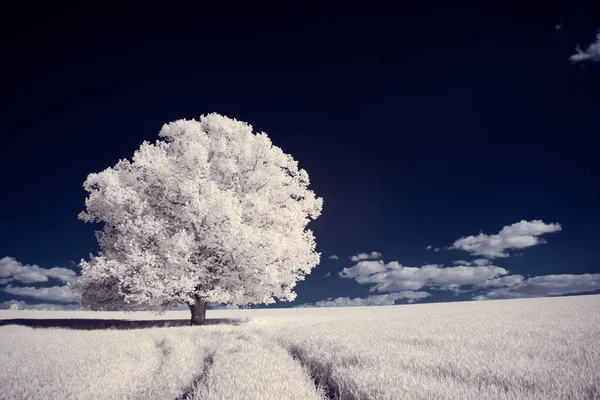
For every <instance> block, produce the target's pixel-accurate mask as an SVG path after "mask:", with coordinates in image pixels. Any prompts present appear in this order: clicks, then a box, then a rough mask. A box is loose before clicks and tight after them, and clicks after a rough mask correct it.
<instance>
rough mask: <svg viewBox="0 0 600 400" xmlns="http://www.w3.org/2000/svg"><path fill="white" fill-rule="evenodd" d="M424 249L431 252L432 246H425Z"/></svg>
mask: <svg viewBox="0 0 600 400" xmlns="http://www.w3.org/2000/svg"><path fill="white" fill-rule="evenodd" d="M425 248H426V249H427V250H431V249H433V246H432V245H429V246H427V247H425Z"/></svg>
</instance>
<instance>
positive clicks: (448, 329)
mask: <svg viewBox="0 0 600 400" xmlns="http://www.w3.org/2000/svg"><path fill="white" fill-rule="evenodd" d="M599 306H600V295H593V296H573V297H563V298H544V299H523V300H498V301H485V302H463V303H443V304H419V305H406V306H385V307H369V308H365V307H356V308H343V309H342V308H335V309H277V310H275V309H269V310H219V311H209V312H208V316H209V318H243V319H246V318H247V319H248V322H246V323H244V324H241V325H227V324H225V325H211V326H201V327H169V328H149V329H134V330H103V329H96V330H66V329H56V328H44V329H39V328H37V329H34V328H30V327H23V326H15V325H8V326H2V327H0V337H1V338H2V342H0V365H2V367H3V368H2V370H0V399H178V398H179V399H186V400H199V399H210V400H216V399H227V400H235V399H244V400H252V399H261V400H262V399H264V400H270V399H299V400H302V399H307V400H309V399H310V400H312V399H315V400H317V399H322V398H324V397H325V398H333V399H344V400H348V399H369V400H370V399H376V400H379V399H382V400H383V399H394V400H398V399H432V398H435V399H461V400H463V399H464V400H468V399H600V369H599V368H598V365H600V339H598V338H600V307H599ZM66 315H69V316H73V317H77V318H86V319H88V318H89V319H91V318H98V319H102V318H105V319H118V318H121V319H137V320H147V319H149V318H151V317H152V314H146V313H136V314H134V315H132V314H117V313H109V315H107V313H92V314H90V313H82V312H68V311H63V312H54V313H53V312H42V313H40V312H33V311H20V312H16V311H3V312H0V319H7V318H29V319H33V318H44V319H48V318H61V319H65V318H67V317H66ZM185 316H186V314H185V313H184V312H183V313H182V312H173V313H168V314H167V315H162V316H158V317H156V316H155V317H154V318H159V319H161V320H168V319H181V318H185ZM132 317H133V318H132Z"/></svg>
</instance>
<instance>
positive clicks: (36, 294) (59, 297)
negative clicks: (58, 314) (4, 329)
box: [0, 257, 77, 309]
mask: <svg viewBox="0 0 600 400" xmlns="http://www.w3.org/2000/svg"><path fill="white" fill-rule="evenodd" d="M76 277H77V273H76V272H75V271H73V270H71V269H68V268H61V267H53V268H42V267H40V266H38V265H28V264H23V263H21V262H19V261H17V260H16V259H15V258H13V257H3V258H1V259H0V285H6V286H5V287H4V288H2V289H1V290H2V291H3V292H5V293H8V294H12V295H15V296H20V297H29V298H31V299H35V300H38V301H53V302H58V303H74V302H75V299H76V295H75V293H74V292H73V291H72V290H71V288H70V287H69V286H68V282H71V281H73V280H74V279H75V278H76ZM51 279H52V280H55V281H59V282H62V283H64V285H61V286H46V287H35V286H15V284H37V283H46V282H49V281H50V280H51ZM11 304H17V305H18V306H19V307H20V309H48V308H50V307H58V308H61V307H62V309H65V308H69V307H71V306H67V305H63V306H58V305H52V304H27V303H24V302H15V301H12V302H4V303H0V308H9V307H10V305H11Z"/></svg>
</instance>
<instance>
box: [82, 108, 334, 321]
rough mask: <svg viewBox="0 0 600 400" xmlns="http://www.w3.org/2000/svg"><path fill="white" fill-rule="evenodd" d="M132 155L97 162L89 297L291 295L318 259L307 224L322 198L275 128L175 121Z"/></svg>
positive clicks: (195, 313)
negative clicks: (275, 139) (277, 140)
mask: <svg viewBox="0 0 600 400" xmlns="http://www.w3.org/2000/svg"><path fill="white" fill-rule="evenodd" d="M159 136H160V139H159V140H157V141H156V143H154V144H152V143H148V142H144V143H143V144H142V145H141V146H140V148H139V149H138V150H137V151H136V152H135V153H134V155H133V158H132V160H131V161H129V160H120V161H119V162H118V163H117V164H116V165H115V166H114V167H111V168H107V169H106V170H104V171H102V172H99V173H92V174H90V175H89V176H88V177H87V179H86V181H85V183H84V188H85V190H86V191H87V192H89V195H88V197H87V199H86V201H85V205H86V210H85V211H84V212H82V213H81V214H80V215H79V217H80V218H81V219H82V220H84V221H87V222H102V223H104V229H103V230H102V231H98V232H97V233H96V236H97V239H98V242H99V244H100V248H101V251H100V252H99V254H98V255H96V256H92V255H90V260H89V261H85V260H82V261H81V277H80V278H79V279H78V280H77V281H76V282H74V283H73V284H72V285H71V286H72V287H73V288H74V289H75V290H77V291H78V292H79V294H80V302H81V305H82V306H84V307H87V308H91V309H101V310H110V309H124V308H125V309H130V310H135V309H153V310H163V309H165V308H167V307H170V306H173V305H175V304H182V303H186V304H188V306H189V308H190V310H191V313H192V323H196V322H199V321H201V320H203V319H204V318H205V313H206V305H207V303H228V304H234V305H245V304H258V303H262V304H269V303H274V302H275V298H277V299H279V300H282V301H292V300H294V298H295V297H296V294H295V293H294V292H293V290H292V289H293V288H294V286H295V285H296V282H297V281H298V280H303V279H304V276H305V275H306V274H308V273H310V271H311V269H312V268H313V267H314V266H315V265H317V264H318V263H319V257H320V254H319V253H317V252H316V251H315V239H314V236H313V233H312V231H311V230H309V229H307V228H306V225H307V224H308V222H310V221H311V220H313V219H315V218H317V217H318V216H319V215H320V214H321V209H322V204H323V200H322V199H321V198H317V197H316V196H315V194H314V192H313V191H311V190H310V189H309V188H308V186H309V178H308V174H307V172H306V171H305V170H304V169H300V168H298V163H297V161H295V160H294V159H293V158H292V156H290V155H289V154H285V153H284V152H283V151H282V150H281V148H279V147H277V146H275V145H273V144H272V143H271V140H270V139H269V137H268V136H267V134H266V133H253V132H252V126H250V125H248V124H246V123H244V122H241V121H237V120H234V119H230V118H227V117H224V116H221V115H218V114H209V115H204V116H202V117H201V118H200V120H199V121H196V120H178V121H175V122H171V123H169V124H165V125H164V126H163V128H162V130H161V131H160V134H159Z"/></svg>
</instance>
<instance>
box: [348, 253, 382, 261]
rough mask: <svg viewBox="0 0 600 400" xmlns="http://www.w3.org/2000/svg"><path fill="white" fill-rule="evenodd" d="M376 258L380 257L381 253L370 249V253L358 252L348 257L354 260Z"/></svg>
mask: <svg viewBox="0 0 600 400" xmlns="http://www.w3.org/2000/svg"><path fill="white" fill-rule="evenodd" d="M378 258H381V253H379V252H377V251H372V252H371V254H368V253H359V254H357V255H355V256H352V257H350V259H351V260H352V261H354V262H357V261H361V260H376V259H378Z"/></svg>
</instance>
